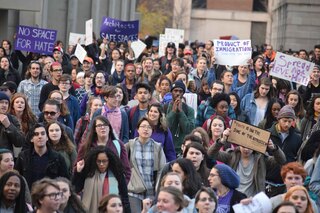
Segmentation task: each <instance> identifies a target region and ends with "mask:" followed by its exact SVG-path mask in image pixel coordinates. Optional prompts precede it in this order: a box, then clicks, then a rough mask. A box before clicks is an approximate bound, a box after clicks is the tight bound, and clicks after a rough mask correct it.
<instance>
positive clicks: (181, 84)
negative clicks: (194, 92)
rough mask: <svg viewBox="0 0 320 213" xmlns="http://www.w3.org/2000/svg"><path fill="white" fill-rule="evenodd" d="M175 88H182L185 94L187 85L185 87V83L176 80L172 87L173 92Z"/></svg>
mask: <svg viewBox="0 0 320 213" xmlns="http://www.w3.org/2000/svg"><path fill="white" fill-rule="evenodd" d="M175 88H180V89H182V90H183V93H185V92H186V85H184V83H183V82H182V81H181V80H176V81H175V82H174V83H173V84H172V87H171V92H172V90H174V89H175Z"/></svg>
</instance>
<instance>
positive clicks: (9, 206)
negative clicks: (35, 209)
mask: <svg viewBox="0 0 320 213" xmlns="http://www.w3.org/2000/svg"><path fill="white" fill-rule="evenodd" d="M25 191H26V184H25V181H24V180H23V178H22V176H21V175H19V174H18V173H17V172H14V171H9V172H7V173H5V174H4V175H3V176H2V177H1V178H0V202H1V204H0V212H13V213H27V212H29V211H32V207H31V205H29V204H27V203H26V200H25Z"/></svg>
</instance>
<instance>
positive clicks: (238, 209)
mask: <svg viewBox="0 0 320 213" xmlns="http://www.w3.org/2000/svg"><path fill="white" fill-rule="evenodd" d="M232 208H233V210H234V212H235V213H244V212H245V213H263V212H272V203H271V201H270V199H269V198H268V196H267V195H266V194H265V193H264V192H260V193H258V194H256V195H255V196H254V197H253V198H252V201H251V203H249V204H248V205H244V204H242V203H238V204H236V205H233V206H232Z"/></svg>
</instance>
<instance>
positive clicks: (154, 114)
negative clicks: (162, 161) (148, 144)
mask: <svg viewBox="0 0 320 213" xmlns="http://www.w3.org/2000/svg"><path fill="white" fill-rule="evenodd" d="M147 117H148V119H149V121H150V123H151V126H152V135H151V138H152V139H153V140H155V141H156V142H158V143H161V145H162V148H163V151H164V154H165V155H166V159H167V162H170V161H173V160H175V159H176V158H177V157H176V152H175V150H174V144H173V139H172V134H171V131H170V129H169V128H168V126H167V122H166V118H165V114H164V111H163V108H162V106H161V105H160V104H159V103H154V104H151V105H150V106H149V107H148V111H147ZM135 136H139V134H138V132H137V131H136V132H135Z"/></svg>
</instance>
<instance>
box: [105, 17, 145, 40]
mask: <svg viewBox="0 0 320 213" xmlns="http://www.w3.org/2000/svg"><path fill="white" fill-rule="evenodd" d="M138 33H139V21H138V20H137V21H121V20H118V19H113V18H109V17H103V18H102V23H101V27H100V36H101V38H107V39H108V40H109V41H116V42H126V41H136V40H138Z"/></svg>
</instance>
